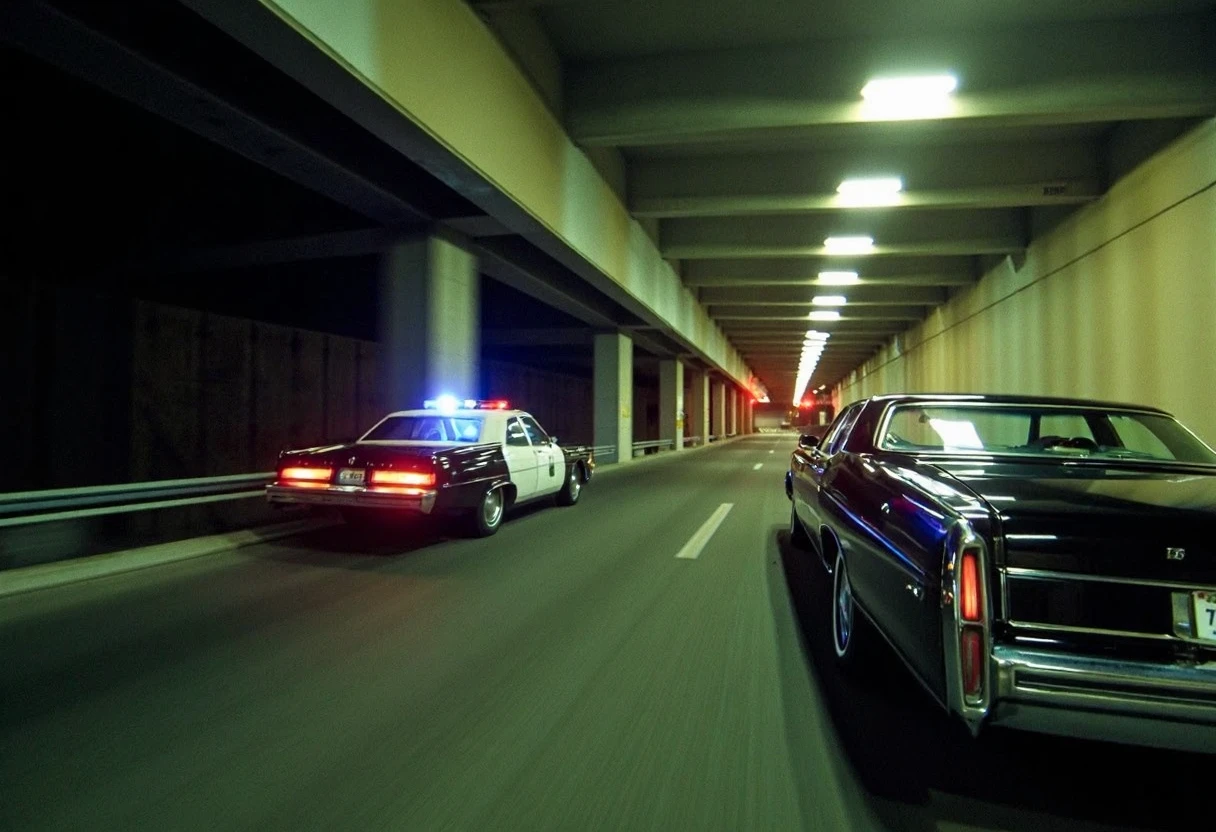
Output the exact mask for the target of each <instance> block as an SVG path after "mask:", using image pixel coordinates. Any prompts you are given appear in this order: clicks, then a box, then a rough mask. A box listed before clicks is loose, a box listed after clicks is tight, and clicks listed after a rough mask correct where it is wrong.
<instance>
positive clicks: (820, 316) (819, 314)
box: [807, 309, 840, 321]
mask: <svg viewBox="0 0 1216 832" xmlns="http://www.w3.org/2000/svg"><path fill="white" fill-rule="evenodd" d="M807 318H809V319H810V320H812V321H839V320H840V313H839V312H837V311H836V310H834V309H816V310H815V311H814V312H812V313H811V314H809V315H807Z"/></svg>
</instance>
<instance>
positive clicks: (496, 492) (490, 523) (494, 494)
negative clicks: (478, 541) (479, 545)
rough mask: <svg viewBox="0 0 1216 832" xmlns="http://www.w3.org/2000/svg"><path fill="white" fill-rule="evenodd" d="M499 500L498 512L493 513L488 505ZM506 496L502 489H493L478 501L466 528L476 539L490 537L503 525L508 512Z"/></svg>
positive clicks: (468, 517) (467, 520)
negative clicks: (503, 519)
mask: <svg viewBox="0 0 1216 832" xmlns="http://www.w3.org/2000/svg"><path fill="white" fill-rule="evenodd" d="M492 500H497V501H498V510H497V511H496V512H495V511H491V509H490V507H489V506H487V503H488V502H490V501H492ZM506 508H507V506H506V495H505V494H504V493H503V489H501V488H491V489H489V490H487V491H486V493H485V494H483V495H482V496H481V499H480V500H478V501H477V507H476V508H474V509H473V510H472V511H470V512H469V513H468V515H467V517H466V527H467V528H468V530H469V533H470V534H472V535H473V536H474V537H489V536H490V535H492V534H494V533H495V532H497V531H498V527H499V526H501V525H502V517H503V514H504V513H505V512H506Z"/></svg>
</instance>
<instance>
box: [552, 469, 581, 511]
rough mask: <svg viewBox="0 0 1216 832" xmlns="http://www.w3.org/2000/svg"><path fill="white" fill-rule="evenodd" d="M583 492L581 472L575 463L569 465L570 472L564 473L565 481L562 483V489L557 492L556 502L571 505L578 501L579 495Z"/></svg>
mask: <svg viewBox="0 0 1216 832" xmlns="http://www.w3.org/2000/svg"><path fill="white" fill-rule="evenodd" d="M582 492H583V472H582V469H581V468H579V466H577V465H571V466H570V473H568V474H567V475H566V482H565V484H564V485H562V490H561V491H559V492H557V504H558V505H559V506H572V505H574V504H575V503H577V502H578V498H579V495H580V494H582Z"/></svg>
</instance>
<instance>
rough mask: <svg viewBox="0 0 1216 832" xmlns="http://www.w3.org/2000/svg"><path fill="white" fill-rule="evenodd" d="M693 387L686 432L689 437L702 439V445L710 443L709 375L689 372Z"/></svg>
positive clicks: (686, 420) (698, 371) (694, 371)
mask: <svg viewBox="0 0 1216 832" xmlns="http://www.w3.org/2000/svg"><path fill="white" fill-rule="evenodd" d="M689 375H690V376H691V377H692V378H691V387H692V389H691V390H690V391H689V394H688V400H687V402H686V406H685V409H686V410H687V411H688V418H686V419H685V420H684V430H685V432H686V433H687V434H688V435H689V436H699V437H701V440H700V441H701V444H702V445H704V444H706V443H708V442H709V373H706V372H704V371H703V370H692V371H690V372H689Z"/></svg>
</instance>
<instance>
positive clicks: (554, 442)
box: [549, 436, 561, 445]
mask: <svg viewBox="0 0 1216 832" xmlns="http://www.w3.org/2000/svg"><path fill="white" fill-rule="evenodd" d="M549 444H550V445H559V444H561V443H559V442H558V441H557V437H556V436H550V437H549Z"/></svg>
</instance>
